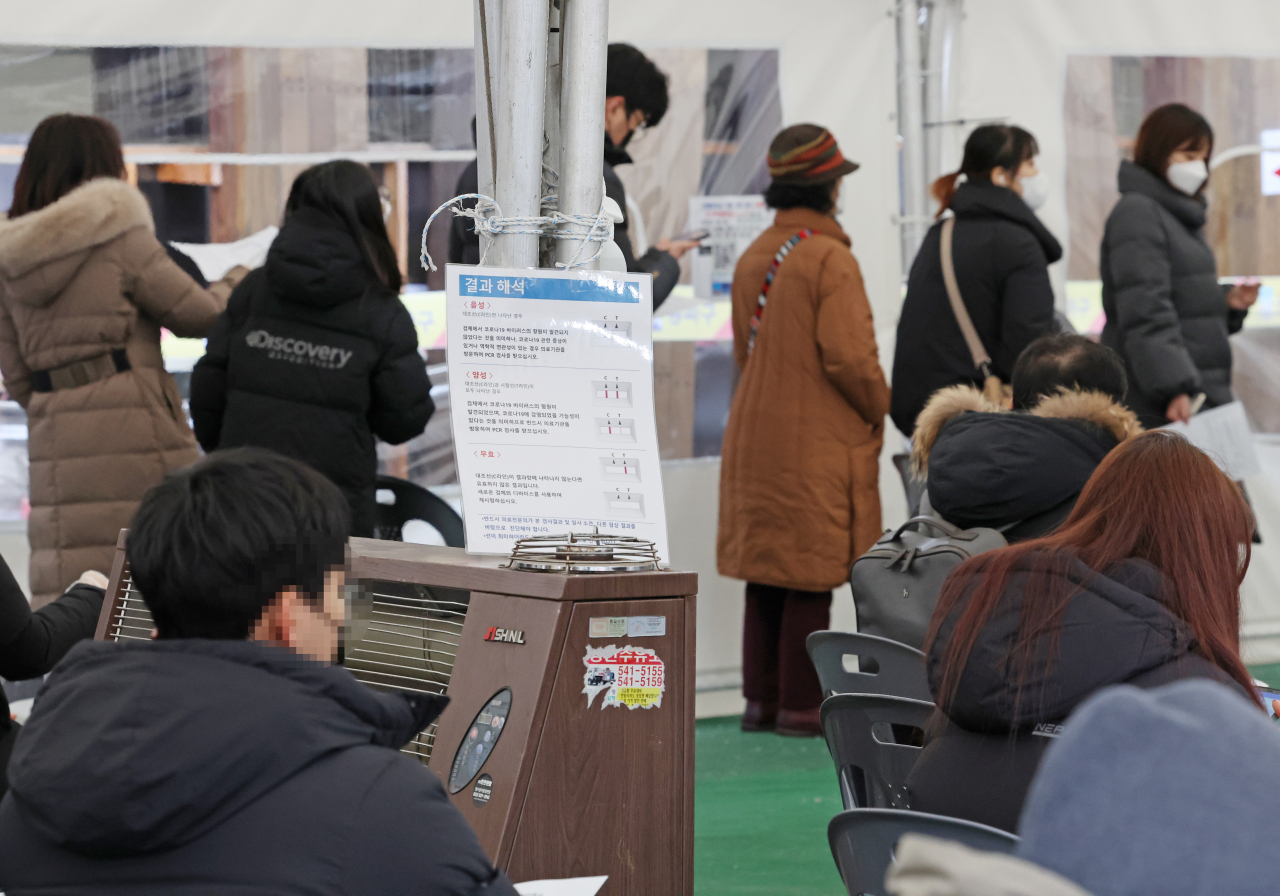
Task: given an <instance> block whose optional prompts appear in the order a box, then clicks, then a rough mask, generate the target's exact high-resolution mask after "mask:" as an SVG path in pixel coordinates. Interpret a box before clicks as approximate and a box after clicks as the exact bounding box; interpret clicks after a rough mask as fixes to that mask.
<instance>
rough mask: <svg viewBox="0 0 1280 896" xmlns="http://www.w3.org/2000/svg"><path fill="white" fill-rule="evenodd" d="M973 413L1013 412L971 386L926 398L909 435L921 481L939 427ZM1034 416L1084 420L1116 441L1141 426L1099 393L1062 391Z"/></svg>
mask: <svg viewBox="0 0 1280 896" xmlns="http://www.w3.org/2000/svg"><path fill="white" fill-rule="evenodd" d="M966 411H974V412H978V413H986V414H1012V413H1015V412H1014V411H1010V410H1007V409H1006V408H1001V407H997V406H996V405H994V404H992V403H991V402H989V401H987V399H986V398H985V397H983V395H982V393H981V392H979V391H978V390H977V389H975V388H974V387H973V386H948V387H947V388H945V389H940V390H938V391H937V392H935V393H934V394H933V397H932V398H930V399H929V403H928V404H926V405H925V406H924V410H923V411H921V412H920V416H919V417H917V418H916V430H915V432H914V433H913V434H912V436H911V468H912V469H913V470H914V471H915V472H916V474H917V475H918V476H920V477H921V478H923V477H924V476H925V475H926V474H927V473H928V472H929V455H930V454H931V453H932V451H933V446H934V443H935V442H937V440H938V434H939V433H941V432H942V427H943V426H945V425H946V424H947V423H949V422H951V420H953V419H955V418H956V417H958V416H960V415H961V414H963V413H965V412H966ZM1027 413H1029V414H1030V415H1031V416H1033V417H1043V418H1048V419H1057V420H1083V421H1085V422H1086V423H1092V424H1093V425H1094V426H1097V427H1098V428H1100V429H1102V430H1104V431H1106V432H1108V433H1110V434H1111V435H1112V436H1114V437H1115V440H1116V441H1117V442H1123V441H1124V440H1125V439H1128V438H1131V437H1132V436H1136V435H1138V434H1140V433H1141V432H1142V431H1143V430H1142V424H1141V423H1139V422H1138V418H1137V416H1136V415H1135V414H1134V413H1133V411H1131V410H1129V409H1128V408H1126V407H1124V406H1123V405H1120V404H1117V403H1116V402H1114V401H1112V400H1111V399H1110V398H1108V397H1107V396H1106V395H1103V394H1102V393H1101V392H1086V391H1083V390H1081V389H1065V388H1064V389H1062V390H1061V391H1060V392H1059V393H1058V394H1057V395H1051V396H1049V397H1048V398H1046V399H1044V400H1043V401H1041V402H1040V403H1039V404H1038V405H1036V406H1035V407H1034V408H1032V409H1031V410H1030V411H1028V412H1027Z"/></svg>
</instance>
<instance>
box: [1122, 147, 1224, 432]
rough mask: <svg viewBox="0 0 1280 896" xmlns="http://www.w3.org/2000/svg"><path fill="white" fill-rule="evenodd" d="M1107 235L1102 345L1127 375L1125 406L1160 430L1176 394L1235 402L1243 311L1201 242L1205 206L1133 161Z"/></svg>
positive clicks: (1210, 403) (1211, 403)
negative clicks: (1236, 342) (1236, 340)
mask: <svg viewBox="0 0 1280 896" xmlns="http://www.w3.org/2000/svg"><path fill="white" fill-rule="evenodd" d="M1119 187H1120V193H1121V196H1120V201H1119V202H1117V203H1116V207H1115V208H1113V209H1112V210H1111V215H1110V217H1108V218H1107V227H1106V231H1105V232H1104V233H1103V237H1102V254H1101V259H1100V262H1101V264H1100V266H1101V268H1102V308H1103V310H1104V311H1105V312H1106V316H1107V323H1106V326H1105V327H1103V330H1102V342H1103V344H1104V345H1107V346H1110V347H1111V348H1113V349H1115V350H1116V351H1117V352H1119V354H1120V357H1122V358H1124V361H1125V366H1126V367H1127V368H1128V370H1129V395H1128V396H1127V398H1126V401H1127V403H1128V405H1129V406H1130V407H1131V408H1133V410H1134V411H1135V412H1136V413H1137V414H1138V416H1139V419H1141V421H1142V423H1143V425H1145V426H1148V427H1150V426H1160V425H1163V424H1164V423H1167V422H1168V421H1167V420H1166V418H1165V415H1164V412H1165V410H1166V408H1167V407H1168V405H1169V401H1170V400H1171V399H1173V398H1176V397H1177V396H1178V395H1181V394H1184V393H1185V394H1187V395H1193V396H1194V395H1196V394H1197V393H1199V392H1203V393H1204V394H1205V407H1216V406H1218V405H1221V404H1226V403H1228V402H1230V401H1231V400H1232V395H1231V346H1230V344H1229V343H1228V342H1227V336H1228V335H1229V334H1231V333H1234V332H1236V331H1237V330H1239V329H1240V326H1241V324H1243V323H1244V316H1245V312H1242V311H1234V310H1231V309H1230V308H1229V307H1228V306H1227V302H1226V290H1225V289H1224V288H1223V287H1222V286H1220V285H1219V284H1218V268H1217V264H1216V262H1215V261H1214V258H1213V250H1212V249H1210V248H1209V243H1208V242H1207V241H1206V240H1205V237H1204V222H1205V202H1204V200H1203V199H1201V198H1199V197H1193V196H1187V195H1186V194H1185V193H1181V192H1179V191H1178V190H1175V189H1174V188H1173V187H1171V186H1170V185H1169V184H1168V183H1166V182H1165V181H1164V180H1163V179H1162V178H1159V177H1156V176H1155V175H1154V174H1152V173H1151V172H1150V171H1147V170H1146V169H1145V168H1140V167H1138V166H1137V165H1135V164H1133V163H1132V162H1129V161H1124V162H1121V163H1120V175H1119Z"/></svg>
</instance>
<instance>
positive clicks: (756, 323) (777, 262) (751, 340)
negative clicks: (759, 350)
mask: <svg viewBox="0 0 1280 896" xmlns="http://www.w3.org/2000/svg"><path fill="white" fill-rule="evenodd" d="M811 236H813V231H812V230H809V229H808V228H805V229H804V230H802V231H800V232H799V233H797V234H796V235H795V236H793V237H792V238H791V239H789V240H787V241H786V242H785V243H783V244H782V248H781V249H779V250H778V254H776V255H774V256H773V261H771V262H769V270H768V271H766V272H765V275H764V285H763V286H761V287H760V297H759V298H758V299H756V310H755V313H754V314H752V315H751V332H750V333H749V334H747V354H748V355H750V354H751V350H752V349H754V348H755V347H756V332H757V331H758V330H759V329H760V321H761V319H762V318H763V317H764V306H765V301H766V300H767V299H768V298H769V287H770V286H772V285H773V278H774V276H775V275H776V274H777V273H778V268H780V267H782V260H783V259H784V258H786V257H787V255H789V254H790V253H791V250H792V249H794V248H795V247H796V246H797V245H798V244H799V243H800V241H801V240H807V239H808V238H809V237H811Z"/></svg>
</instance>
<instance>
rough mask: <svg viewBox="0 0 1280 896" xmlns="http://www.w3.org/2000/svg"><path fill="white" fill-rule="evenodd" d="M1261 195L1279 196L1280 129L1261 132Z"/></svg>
mask: <svg viewBox="0 0 1280 896" xmlns="http://www.w3.org/2000/svg"><path fill="white" fill-rule="evenodd" d="M1259 157H1260V159H1261V162H1262V195H1263V196H1280V129H1273V130H1266V131H1263V132H1262V152H1261V153H1259Z"/></svg>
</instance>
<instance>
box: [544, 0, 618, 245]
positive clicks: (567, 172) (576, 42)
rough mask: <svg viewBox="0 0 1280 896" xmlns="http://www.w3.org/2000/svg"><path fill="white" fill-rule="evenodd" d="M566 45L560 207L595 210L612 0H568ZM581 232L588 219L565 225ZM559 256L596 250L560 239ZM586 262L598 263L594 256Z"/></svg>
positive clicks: (600, 187)
mask: <svg viewBox="0 0 1280 896" xmlns="http://www.w3.org/2000/svg"><path fill="white" fill-rule="evenodd" d="M560 17H561V32H560V37H561V41H562V46H563V47H564V67H563V70H562V72H561V75H562V78H563V88H562V91H561V96H560V122H561V137H562V140H563V145H562V149H561V154H560V210H561V211H562V212H565V213H566V214H570V215H595V214H597V213H598V212H599V211H600V203H601V201H602V200H603V198H604V82H605V63H606V60H607V58H608V50H609V3H608V0H563V2H562V6H561V13H560ZM565 229H566V230H572V231H575V232H579V233H584V234H585V233H586V232H587V230H588V229H589V228H588V227H586V226H584V225H573V226H571V227H566V228H565ZM557 242H558V245H557V247H556V258H557V260H559V261H561V262H563V263H565V264H568V263H570V262H572V261H573V260H574V258H575V256H576V257H577V259H578V260H579V261H581V260H582V259H585V258H590V257H591V256H592V255H593V254H595V248H594V247H592V246H590V245H586V246H584V245H583V241H582V240H581V239H562V240H558V241H557ZM585 267H587V268H589V269H594V268H596V267H597V265H596V264H595V263H594V262H593V263H592V264H590V265H586V266H585Z"/></svg>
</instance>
